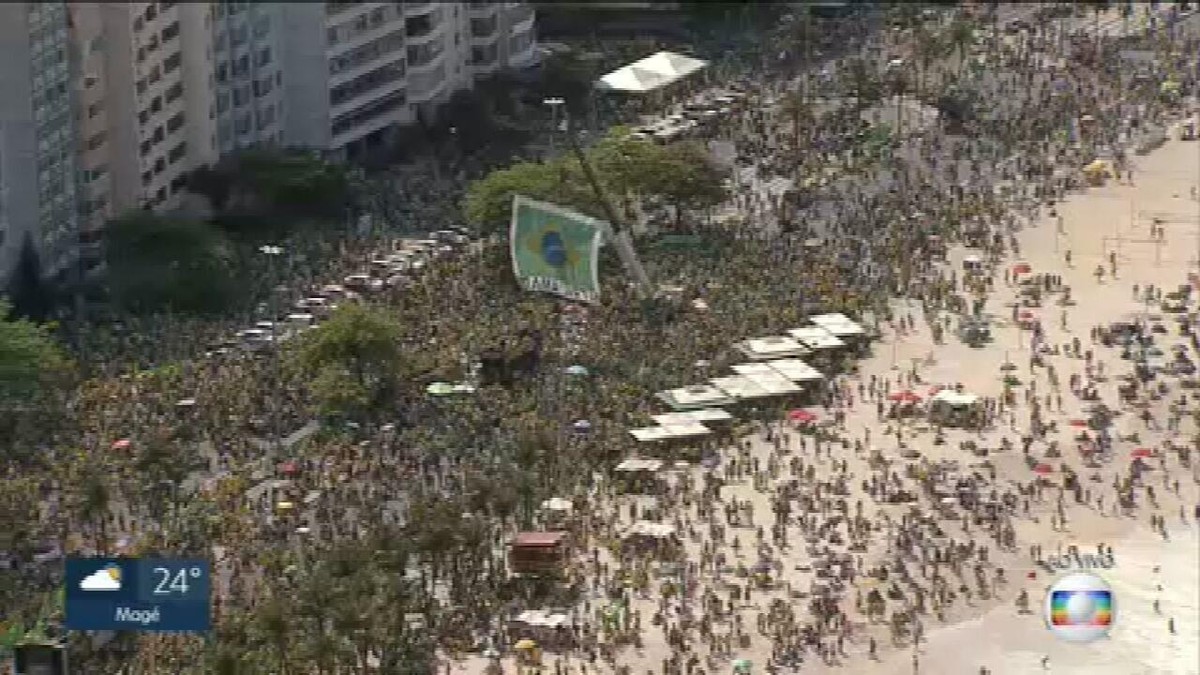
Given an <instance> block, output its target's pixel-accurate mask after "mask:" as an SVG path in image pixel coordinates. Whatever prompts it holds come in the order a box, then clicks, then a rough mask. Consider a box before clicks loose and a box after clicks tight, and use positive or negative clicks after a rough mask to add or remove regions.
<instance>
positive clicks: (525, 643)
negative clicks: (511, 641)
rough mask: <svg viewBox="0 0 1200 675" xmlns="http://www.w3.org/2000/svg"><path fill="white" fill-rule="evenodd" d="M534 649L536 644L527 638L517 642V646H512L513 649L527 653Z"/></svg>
mask: <svg viewBox="0 0 1200 675" xmlns="http://www.w3.org/2000/svg"><path fill="white" fill-rule="evenodd" d="M536 647H537V643H536V642H534V641H533V640H530V639H529V638H523V639H520V640H517V644H515V645H513V649H520V650H521V651H527V650H530V649H534V648H536Z"/></svg>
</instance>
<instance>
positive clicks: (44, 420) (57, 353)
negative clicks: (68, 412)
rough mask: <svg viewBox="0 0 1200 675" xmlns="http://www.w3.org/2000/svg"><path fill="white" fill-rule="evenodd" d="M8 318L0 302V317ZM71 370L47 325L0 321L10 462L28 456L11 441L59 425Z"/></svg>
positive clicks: (0, 387)
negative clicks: (31, 429)
mask: <svg viewBox="0 0 1200 675" xmlns="http://www.w3.org/2000/svg"><path fill="white" fill-rule="evenodd" d="M8 314H9V305H8V302H7V301H6V300H2V299H0V316H7V315H8ZM71 368H72V365H71V362H70V361H69V360H68V358H67V356H66V354H65V353H64V352H63V350H62V348H61V347H60V346H59V345H58V343H57V342H55V340H54V339H53V337H51V335H50V331H49V329H48V328H47V327H46V326H41V325H38V324H35V323H33V322H31V321H29V320H27V319H4V320H0V438H2V439H4V440H5V441H6V445H7V446H8V448H9V452H8V453H6V454H7V455H9V458H12V457H13V456H15V455H21V456H24V455H27V454H28V448H27V447H26V445H25V444H14V443H12V442H11V441H12V440H13V436H14V435H15V434H17V433H18V431H20V430H22V429H25V428H26V427H28V426H30V425H36V426H39V427H44V426H46V425H53V426H61V424H62V410H63V409H64V406H65V402H64V401H62V400H60V397H61V396H62V395H64V394H65V393H66V391H67V390H66V385H67V384H68V382H69V379H70V377H71V374H72V370H71Z"/></svg>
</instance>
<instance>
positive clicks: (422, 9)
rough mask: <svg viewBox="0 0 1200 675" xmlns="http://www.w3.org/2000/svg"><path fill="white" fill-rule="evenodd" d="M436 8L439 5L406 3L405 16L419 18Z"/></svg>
mask: <svg viewBox="0 0 1200 675" xmlns="http://www.w3.org/2000/svg"><path fill="white" fill-rule="evenodd" d="M434 7H437V5H436V4H435V3H433V2H406V3H404V16H418V15H420V14H424V13H426V12H428V11H429V10H431V9H433V8H434Z"/></svg>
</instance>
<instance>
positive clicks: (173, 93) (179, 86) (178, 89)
mask: <svg viewBox="0 0 1200 675" xmlns="http://www.w3.org/2000/svg"><path fill="white" fill-rule="evenodd" d="M165 96H166V98H167V103H170V102H171V101H174V100H175V99H177V98H179V97H180V96H183V83H182V82H176V83H175V84H173V85H171V88H170V89H167V92H166V94H165Z"/></svg>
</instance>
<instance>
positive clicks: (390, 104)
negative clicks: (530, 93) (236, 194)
mask: <svg viewBox="0 0 1200 675" xmlns="http://www.w3.org/2000/svg"><path fill="white" fill-rule="evenodd" d="M534 22H535V16H534V10H533V8H532V6H531V5H529V4H528V3H524V2H324V3H321V2H317V3H255V2H233V1H229V0H222V1H215V2H182V3H176V2H129V3H116V2H111V3H66V2H62V1H59V2H54V1H51V2H10V3H0V87H3V92H4V94H3V96H0V279H2V278H3V275H5V274H6V273H7V272H8V271H9V270H10V269H11V267H12V263H13V262H14V261H15V259H16V255H17V253H18V252H19V250H20V247H21V245H22V243H23V241H24V238H25V236H26V234H28V235H29V236H30V237H31V238H32V240H33V242H34V243H35V244H36V246H37V247H38V250H39V252H40V253H41V256H42V262H43V266H44V267H45V268H46V270H47V271H48V272H49V273H51V274H64V273H66V272H67V271H69V270H71V269H72V264H73V263H74V261H76V260H78V259H80V258H79V257H77V256H81V257H82V260H83V262H84V265H83V267H84V268H91V267H95V266H96V265H97V264H98V263H99V261H100V249H99V243H98V242H99V240H100V233H101V232H102V230H103V227H104V224H105V223H106V222H107V221H108V220H110V219H111V218H113V217H114V216H116V215H118V214H120V213H122V212H125V211H128V210H130V209H135V208H149V209H154V210H171V209H173V208H176V207H178V206H180V205H181V203H182V202H183V200H184V199H185V198H186V195H187V193H186V190H185V183H186V180H187V175H188V174H189V173H190V172H191V171H192V170H194V169H196V168H197V167H200V166H205V165H209V164H212V163H213V162H215V161H216V160H217V159H218V158H219V157H220V156H222V155H225V154H228V153H231V152H234V151H236V150H238V149H240V148H247V147H252V146H260V145H281V146H289V147H296V146H300V147H309V148H315V149H321V150H326V151H333V152H334V153H335V154H342V155H344V156H347V155H353V154H355V153H356V152H357V151H359V150H361V149H364V148H366V147H370V146H372V145H375V144H378V143H382V142H385V141H386V140H387V139H388V138H389V135H390V134H391V133H393V131H394V130H395V129H398V128H399V127H402V126H405V125H409V124H413V123H415V122H418V121H432V120H433V118H434V116H435V115H436V113H437V110H438V108H439V106H441V105H442V104H443V103H445V102H446V101H448V100H449V99H450V97H451V96H452V95H453V94H454V93H455V92H456V91H460V90H462V89H467V88H470V87H471V86H473V85H474V83H475V82H476V81H478V80H479V79H480V78H484V77H488V76H491V75H492V74H494V73H495V72H496V71H498V70H500V69H502V68H521V67H525V66H529V65H532V64H533V63H534V62H535V60H536V57H537V50H536V39H535V33H534ZM35 167H36V170H34V168H35Z"/></svg>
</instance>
